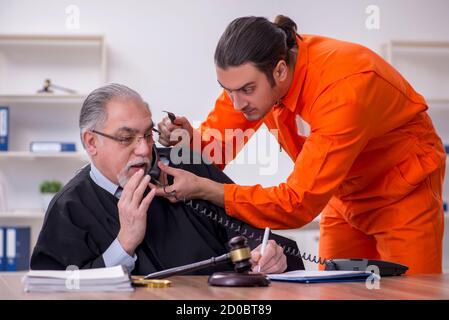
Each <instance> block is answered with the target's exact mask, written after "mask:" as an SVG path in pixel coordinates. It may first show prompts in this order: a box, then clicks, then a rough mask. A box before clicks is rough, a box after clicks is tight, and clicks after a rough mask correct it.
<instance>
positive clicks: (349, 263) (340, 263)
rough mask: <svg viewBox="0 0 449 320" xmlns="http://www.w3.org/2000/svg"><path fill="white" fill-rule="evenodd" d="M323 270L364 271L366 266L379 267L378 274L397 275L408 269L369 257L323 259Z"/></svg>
mask: <svg viewBox="0 0 449 320" xmlns="http://www.w3.org/2000/svg"><path fill="white" fill-rule="evenodd" d="M325 265H326V267H325V270H345V271H366V270H367V268H368V266H376V267H378V268H379V273H380V276H381V277H383V276H399V275H401V274H403V273H405V272H406V271H407V270H408V267H407V266H404V265H402V264H399V263H395V262H390V261H383V260H371V259H329V260H326V261H325Z"/></svg>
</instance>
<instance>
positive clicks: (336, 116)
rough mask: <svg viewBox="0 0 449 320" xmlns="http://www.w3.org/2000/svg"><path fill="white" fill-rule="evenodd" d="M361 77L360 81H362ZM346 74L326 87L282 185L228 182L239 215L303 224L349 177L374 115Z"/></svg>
mask: <svg viewBox="0 0 449 320" xmlns="http://www.w3.org/2000/svg"><path fill="white" fill-rule="evenodd" d="M357 82H358V83H357ZM354 85H356V86H359V85H362V88H365V87H366V85H365V86H363V79H362V78H361V77H357V78H356V79H351V80H349V79H346V80H342V81H340V82H338V83H337V84H335V85H333V86H332V87H330V88H328V89H327V90H326V91H325V92H324V93H322V94H321V95H320V96H319V97H318V99H317V100H316V101H315V103H314V104H313V106H312V110H311V118H310V125H311V134H310V136H309V137H308V138H307V139H306V142H305V143H304V145H303V149H302V151H301V152H300V154H299V155H298V157H297V159H296V160H295V166H294V169H293V172H292V173H291V174H290V176H289V177H288V179H287V181H286V182H284V183H281V184H280V185H279V186H274V187H268V188H263V187H262V186H261V185H255V186H239V185H232V184H226V185H225V189H224V190H225V196H224V198H225V209H226V212H227V213H228V214H229V215H230V216H233V217H235V218H239V219H241V220H244V221H246V222H249V223H251V224H252V225H254V226H256V227H259V228H264V227H271V228H273V229H288V228H298V227H301V226H303V225H305V224H307V223H308V222H310V221H311V220H313V218H314V217H316V216H317V215H318V214H319V213H320V212H321V210H322V209H323V208H324V207H325V206H326V204H327V202H328V201H329V200H330V198H331V197H332V195H333V194H334V193H335V192H336V190H337V189H338V187H339V185H340V184H341V183H342V182H343V180H344V179H345V177H346V175H347V173H348V171H349V169H350V168H351V166H352V163H353V162H354V160H355V159H356V157H357V155H358V154H359V153H360V151H361V150H362V149H363V148H364V146H365V145H366V144H367V141H368V140H369V136H370V135H371V133H370V127H371V126H373V125H374V124H373V115H371V114H370V113H369V112H370V111H369V108H368V107H367V104H366V103H363V102H362V101H360V100H359V99H358V98H357V97H356V92H358V93H361V95H360V96H361V97H363V96H364V94H363V91H362V92H361V90H360V89H358V90H355V89H354Z"/></svg>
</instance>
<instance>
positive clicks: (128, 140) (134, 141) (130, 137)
mask: <svg viewBox="0 0 449 320" xmlns="http://www.w3.org/2000/svg"><path fill="white" fill-rule="evenodd" d="M92 132H93V133H96V134H99V135H100V136H103V137H106V138H109V139H111V140H114V141H117V142H118V143H120V144H121V145H123V146H126V147H128V146H131V145H132V146H136V145H138V144H139V141H140V139H144V140H145V142H146V143H147V144H151V143H154V134H153V132H155V133H157V134H160V132H159V130H157V129H155V128H151V132H148V133H145V134H144V135H143V136H140V135H137V134H126V135H123V136H112V135H109V134H106V133H103V132H100V131H97V130H92Z"/></svg>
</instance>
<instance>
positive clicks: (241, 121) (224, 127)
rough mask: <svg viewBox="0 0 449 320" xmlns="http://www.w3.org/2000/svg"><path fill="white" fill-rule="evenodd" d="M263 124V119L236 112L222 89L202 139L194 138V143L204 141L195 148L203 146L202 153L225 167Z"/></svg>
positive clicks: (202, 130) (201, 128) (204, 126)
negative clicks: (253, 118)
mask: <svg viewBox="0 0 449 320" xmlns="http://www.w3.org/2000/svg"><path fill="white" fill-rule="evenodd" d="M262 123H263V122H262V120H260V121H248V120H247V119H246V118H245V117H244V116H243V114H242V113H241V112H238V111H235V110H234V107H233V104H232V101H231V100H230V99H229V97H228V95H227V94H226V93H225V92H224V91H223V93H222V94H221V95H220V96H219V97H218V99H217V101H216V102H215V108H214V109H213V110H212V111H211V112H210V113H209V115H208V116H207V119H206V121H204V122H203V123H202V124H201V126H200V128H199V132H200V135H201V139H200V140H201V141H200V142H198V141H195V139H194V141H193V144H195V143H201V144H200V145H199V146H196V147H195V146H194V149H195V150H198V149H200V150H201V151H202V155H203V156H205V157H206V158H209V160H210V161H211V162H212V163H214V164H215V165H217V166H218V167H219V168H220V169H221V170H223V169H224V168H225V166H226V165H227V164H228V163H229V162H231V161H232V160H233V159H234V158H235V157H236V156H237V154H238V153H239V152H240V150H241V149H242V148H243V147H244V146H245V144H246V143H247V142H248V140H249V139H250V138H251V137H252V135H253V134H254V133H255V131H256V130H257V129H258V128H259V127H260V126H261V125H262Z"/></svg>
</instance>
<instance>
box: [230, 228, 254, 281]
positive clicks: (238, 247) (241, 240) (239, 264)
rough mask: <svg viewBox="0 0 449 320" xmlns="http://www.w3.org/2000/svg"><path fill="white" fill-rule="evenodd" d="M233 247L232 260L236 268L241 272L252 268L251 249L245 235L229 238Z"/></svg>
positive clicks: (231, 251) (231, 250)
mask: <svg viewBox="0 0 449 320" xmlns="http://www.w3.org/2000/svg"><path fill="white" fill-rule="evenodd" d="M228 244H229V246H230V247H231V249H230V250H229V253H230V255H231V261H232V263H233V264H234V270H235V271H236V272H239V273H244V272H248V271H249V270H251V262H250V261H249V260H250V259H251V250H250V249H249V247H248V244H247V240H246V238H245V237H243V236H237V237H234V238H232V239H231V240H229V243H228Z"/></svg>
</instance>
